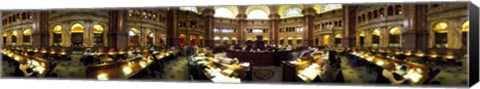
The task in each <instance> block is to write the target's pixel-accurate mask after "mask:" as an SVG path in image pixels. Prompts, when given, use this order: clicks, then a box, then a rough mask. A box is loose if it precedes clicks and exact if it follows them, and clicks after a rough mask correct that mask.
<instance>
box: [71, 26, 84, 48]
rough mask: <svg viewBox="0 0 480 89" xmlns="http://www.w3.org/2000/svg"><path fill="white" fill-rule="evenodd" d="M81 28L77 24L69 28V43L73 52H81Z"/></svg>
mask: <svg viewBox="0 0 480 89" xmlns="http://www.w3.org/2000/svg"><path fill="white" fill-rule="evenodd" d="M83 30H84V28H83V26H82V25H81V24H79V23H76V24H73V25H72V28H71V30H70V31H71V34H72V36H71V38H70V39H71V41H72V44H73V49H74V50H81V49H82V46H83Z"/></svg>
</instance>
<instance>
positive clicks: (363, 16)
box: [362, 14, 367, 22]
mask: <svg viewBox="0 0 480 89" xmlns="http://www.w3.org/2000/svg"><path fill="white" fill-rule="evenodd" d="M365 21H367V20H366V18H365V14H363V15H362V22H365Z"/></svg>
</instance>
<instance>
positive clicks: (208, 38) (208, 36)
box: [203, 7, 215, 47]
mask: <svg viewBox="0 0 480 89" xmlns="http://www.w3.org/2000/svg"><path fill="white" fill-rule="evenodd" d="M214 14H215V10H214V9H213V8H212V7H209V8H205V10H203V16H204V17H205V22H204V23H205V25H204V28H203V29H204V31H205V34H204V36H203V37H204V38H203V39H204V42H205V43H204V45H205V46H209V47H212V46H214V45H215V42H214V40H213V37H214V33H213V27H214V26H215V25H214V22H213V20H214V18H213V15H214Z"/></svg>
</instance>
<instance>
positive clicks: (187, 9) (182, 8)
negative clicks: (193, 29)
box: [180, 7, 198, 13]
mask: <svg viewBox="0 0 480 89" xmlns="http://www.w3.org/2000/svg"><path fill="white" fill-rule="evenodd" d="M180 10H186V11H192V12H195V13H198V11H197V7H180Z"/></svg>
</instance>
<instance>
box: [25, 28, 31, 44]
mask: <svg viewBox="0 0 480 89" xmlns="http://www.w3.org/2000/svg"><path fill="white" fill-rule="evenodd" d="M31 36H32V31H31V29H25V30H24V31H23V44H24V45H31V40H30V39H31Z"/></svg>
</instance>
